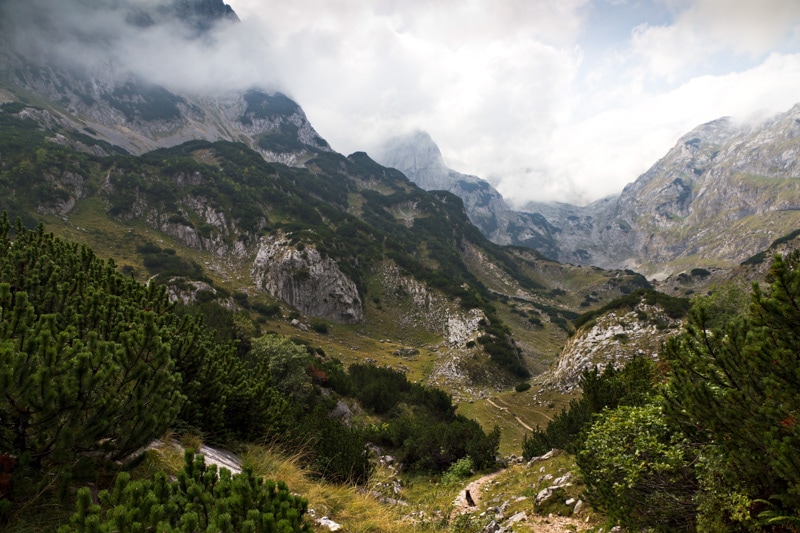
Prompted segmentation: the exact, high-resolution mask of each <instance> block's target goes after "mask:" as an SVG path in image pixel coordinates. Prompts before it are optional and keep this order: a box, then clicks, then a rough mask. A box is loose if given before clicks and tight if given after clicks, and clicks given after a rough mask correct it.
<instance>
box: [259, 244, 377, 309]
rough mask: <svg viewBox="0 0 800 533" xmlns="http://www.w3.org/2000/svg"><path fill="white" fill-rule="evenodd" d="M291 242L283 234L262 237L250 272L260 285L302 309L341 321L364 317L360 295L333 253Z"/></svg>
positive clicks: (262, 288)
mask: <svg viewBox="0 0 800 533" xmlns="http://www.w3.org/2000/svg"><path fill="white" fill-rule="evenodd" d="M300 248H301V249H298V246H295V245H292V244H291V242H290V240H289V238H287V236H285V235H283V234H276V235H270V236H266V237H263V238H262V239H261V242H260V243H259V245H258V252H257V254H256V259H255V261H254V262H253V266H252V269H251V272H250V273H251V276H252V278H253V280H254V282H255V284H256V287H258V288H259V289H261V290H264V291H266V292H268V293H269V294H271V295H272V296H274V297H275V298H278V299H280V300H282V301H284V302H286V303H287V304H289V305H291V306H292V307H294V308H295V309H297V310H298V311H300V312H301V313H303V314H305V315H308V316H313V317H318V318H324V319H326V320H330V321H332V322H338V323H342V324H356V323H359V322H362V321H363V320H364V309H363V306H362V302H361V296H360V295H359V293H358V289H357V287H356V285H355V283H353V281H352V280H351V279H350V278H348V277H347V276H346V275H345V274H344V273H343V272H342V271H341V270H340V269H339V266H338V265H337V264H336V261H334V260H333V259H331V258H330V257H323V256H322V254H320V253H319V251H318V250H317V249H316V248H315V247H314V246H313V245H305V246H303V247H300Z"/></svg>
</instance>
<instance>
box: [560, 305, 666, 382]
mask: <svg viewBox="0 0 800 533" xmlns="http://www.w3.org/2000/svg"><path fill="white" fill-rule="evenodd" d="M681 325H682V321H680V320H676V319H673V318H670V317H669V316H667V314H666V313H664V311H663V310H662V309H661V308H660V307H658V306H656V305H648V304H646V303H645V302H644V301H642V302H640V303H639V304H638V305H637V306H636V307H635V308H634V309H631V310H617V311H613V312H609V313H606V314H603V315H601V316H599V317H598V318H597V320H596V321H595V322H593V323H590V324H588V325H587V326H584V327H583V328H581V329H580V330H579V331H577V332H576V333H575V334H574V335H573V336H572V337H571V338H569V339H568V340H567V342H566V344H565V345H564V348H563V349H562V351H561V355H560V356H559V357H558V360H557V361H556V364H555V367H554V368H553V369H552V370H551V371H550V372H549V373H548V374H547V379H546V380H545V382H546V384H548V385H550V386H554V387H556V388H557V389H558V390H560V391H561V392H571V391H572V390H575V389H576V388H577V387H578V385H579V381H580V377H581V373H582V372H583V371H584V370H586V369H592V368H594V367H597V368H598V369H600V370H602V369H603V368H604V367H605V366H606V365H614V367H616V368H620V367H622V366H624V365H625V363H627V362H628V361H630V360H631V359H632V358H633V357H634V356H638V357H650V358H652V359H656V358H657V357H658V352H659V350H660V348H661V344H662V343H663V342H664V341H665V340H666V339H667V338H668V337H670V336H672V335H674V334H675V333H676V332H677V331H678V329H679V328H680V327H681Z"/></svg>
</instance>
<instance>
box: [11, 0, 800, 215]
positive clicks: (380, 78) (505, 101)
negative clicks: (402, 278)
mask: <svg viewBox="0 0 800 533" xmlns="http://www.w3.org/2000/svg"><path fill="white" fill-rule="evenodd" d="M182 1H183V0H0V31H1V33H0V38H3V39H9V40H12V41H13V42H14V43H15V45H16V47H17V49H18V50H19V51H20V52H21V53H24V54H25V55H26V56H27V57H29V58H31V59H34V60H37V61H48V62H55V63H58V64H60V65H63V66H66V67H68V68H73V69H86V70H88V71H89V72H91V73H93V75H95V76H97V77H98V78H100V79H103V80H109V81H111V82H113V81H114V79H124V77H125V76H128V75H129V74H133V75H135V76H138V77H140V78H141V79H143V80H146V81H148V82H151V83H155V84H158V85H162V86H164V87H166V88H167V89H169V90H171V91H173V92H176V93H179V94H186V95H192V94H195V95H203V94H208V93H224V92H227V91H241V90H246V89H249V88H253V87H256V88H261V89H264V90H267V91H280V92H282V93H284V94H286V95H287V96H289V97H290V98H292V99H294V100H295V101H296V102H297V103H298V104H299V105H300V106H302V108H303V110H304V111H305V113H306V115H307V116H308V118H309V121H310V122H311V124H312V125H313V126H314V128H315V129H316V130H317V131H318V132H319V133H320V135H321V136H322V137H323V138H325V139H326V140H327V141H328V142H329V143H330V145H331V147H332V148H333V149H334V150H336V151H338V152H342V153H344V154H349V153H352V152H355V151H366V152H368V153H369V152H371V151H374V150H375V149H377V147H379V146H380V145H381V144H382V143H383V142H384V141H385V140H386V139H388V138H391V137H395V136H397V135H401V134H403V133H406V132H412V131H415V130H423V131H426V132H428V133H429V134H430V135H431V137H432V138H433V140H434V141H435V142H436V143H437V144H438V145H439V147H440V149H441V151H442V154H443V157H444V159H445V162H446V163H447V164H448V166H450V167H451V168H453V169H455V170H457V171H459V172H462V173H465V174H471V175H476V176H480V177H482V178H485V179H487V180H488V181H490V182H491V183H492V184H493V185H494V186H495V187H496V188H497V189H498V190H499V191H500V192H501V194H503V196H504V197H505V198H506V200H507V201H508V202H509V203H510V204H511V205H513V206H516V207H519V206H521V205H524V204H525V203H527V202H529V201H563V202H569V203H573V204H579V205H583V204H586V203H588V202H591V201H593V200H596V199H599V198H602V197H605V196H608V195H613V194H618V193H619V192H620V191H621V190H622V188H623V187H624V186H625V185H626V184H627V183H630V182H632V181H634V180H635V179H636V178H637V176H639V175H640V174H641V173H643V172H645V171H646V170H647V169H648V168H649V167H650V166H651V165H652V164H654V163H655V162H656V161H657V160H658V159H659V158H660V157H662V156H663V155H664V154H666V152H667V151H668V150H669V149H670V148H671V147H672V146H673V145H674V144H675V142H677V140H678V138H679V137H681V136H682V135H684V134H685V133H687V132H688V131H689V130H691V129H692V128H694V127H696V126H697V125H699V124H702V123H705V122H708V121H710V120H714V119H716V118H719V117H722V116H733V117H748V116H752V115H753V114H754V113H757V112H764V113H776V112H781V111H786V110H787V109H789V108H790V107H791V106H792V105H793V104H795V103H797V102H798V101H800V2H797V1H796V0H763V1H762V2H758V3H755V2H752V1H751V0H725V1H721V0H685V1H681V2H672V1H669V2H667V1H660V0H654V1H652V2H625V1H620V0H563V1H559V2H550V1H534V2H531V1H529V0H509V1H508V2H503V3H502V5H500V4H497V3H496V2H491V1H489V0H477V1H475V2H461V1H458V0H442V1H441V2H418V1H410V2H393V1H377V2H364V1H363V0H337V1H336V2H330V1H328V0H293V1H292V2H285V1H282V0H281V1H278V0H228V3H229V4H230V6H231V7H232V8H233V10H234V11H235V12H236V14H237V15H238V18H239V22H236V21H234V20H232V19H231V18H225V17H223V18H221V19H220V20H219V21H218V22H217V23H216V24H214V25H213V27H211V28H205V29H198V28H197V27H196V24H193V21H192V20H191V17H189V18H187V17H181V16H179V15H178V14H177V12H176V11H175V10H174V9H167V8H164V6H165V5H171V6H174V5H176V4H178V3H180V2H182ZM206 1H207V2H212V1H215V0H206ZM218 3H219V4H220V5H222V3H221V2H218Z"/></svg>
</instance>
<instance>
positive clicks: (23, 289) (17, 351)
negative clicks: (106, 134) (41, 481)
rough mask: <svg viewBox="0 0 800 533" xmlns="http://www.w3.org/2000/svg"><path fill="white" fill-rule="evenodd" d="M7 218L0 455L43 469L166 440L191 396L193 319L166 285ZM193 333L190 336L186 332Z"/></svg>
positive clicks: (0, 315) (0, 256)
mask: <svg viewBox="0 0 800 533" xmlns="http://www.w3.org/2000/svg"><path fill="white" fill-rule="evenodd" d="M10 232H11V227H10V224H9V222H8V218H7V216H4V217H3V219H2V221H0V452H3V453H10V454H13V455H15V456H16V457H18V458H19V460H20V462H21V463H22V464H23V465H27V466H29V467H31V468H34V469H43V470H45V469H48V468H55V467H63V466H65V465H70V464H72V463H74V462H75V461H76V460H78V459H80V458H81V457H87V456H92V457H103V458H107V459H118V458H121V457H124V456H126V455H128V454H130V453H131V452H133V451H135V450H136V449H138V448H140V447H141V446H143V445H145V444H147V443H149V442H150V441H151V440H152V439H154V438H155V437H157V436H160V435H161V434H162V433H163V432H164V430H165V429H166V428H167V427H169V425H170V424H171V423H172V422H173V420H174V419H175V417H176V416H177V414H178V412H179V410H180V408H181V405H182V404H183V401H184V396H183V395H182V394H181V389H180V386H181V376H180V374H179V373H178V372H176V370H175V364H174V359H173V352H177V351H179V350H180V349H185V348H186V347H185V346H184V345H183V344H184V338H185V337H186V335H185V334H188V333H189V332H187V331H186V330H187V327H188V326H189V325H190V324H189V323H188V322H186V321H181V320H179V319H178V318H177V317H176V316H175V315H174V314H173V313H171V312H170V303H169V301H168V299H167V297H166V295H165V292H164V290H163V288H161V287H157V286H154V285H153V286H145V285H141V284H139V283H136V282H135V281H134V280H132V279H130V278H126V277H125V276H123V275H122V274H120V273H118V272H117V271H116V268H115V265H114V263H113V262H111V261H109V262H104V261H102V260H100V259H98V258H97V257H96V256H95V255H94V253H93V252H92V251H91V250H90V249H88V248H87V247H85V246H79V245H77V244H71V243H68V242H65V241H63V240H60V239H58V238H55V237H54V236H53V235H51V234H46V233H45V232H44V231H43V230H42V228H41V227H39V229H37V230H35V231H27V230H25V229H24V228H23V227H22V226H21V224H20V223H18V224H17V227H16V231H15V233H16V236H15V238H14V239H13V240H12V239H11V236H10ZM189 336H191V335H189Z"/></svg>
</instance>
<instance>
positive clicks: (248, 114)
mask: <svg viewBox="0 0 800 533" xmlns="http://www.w3.org/2000/svg"><path fill="white" fill-rule="evenodd" d="M40 4H41V5H40ZM85 4H86V3H85V2H81V1H79V0H63V3H59V5H58V6H56V7H54V5H53V3H52V2H51V3H50V4H47V3H46V2H45V0H31V2H30V3H29V4H26V3H22V2H20V1H19V0H15V1H10V2H6V3H3V4H0V72H2V73H3V76H4V77H7V78H8V80H7V81H9V82H10V83H11V85H13V86H14V87H15V92H16V93H17V95H18V96H17V97H16V98H12V101H13V100H15V99H22V100H23V101H24V100H27V99H35V100H37V101H40V100H41V99H42V98H44V99H45V100H48V101H50V102H57V103H58V104H57V105H54V106H51V107H50V109H49V112H50V113H51V114H53V115H54V116H56V117H57V119H58V120H59V121H64V122H66V123H68V125H69V126H70V127H71V128H72V129H75V130H78V131H82V132H84V133H85V134H88V135H89V136H91V137H93V138H95V139H100V140H103V141H107V142H109V143H110V144H112V145H115V146H119V147H121V148H124V149H125V150H127V151H128V152H131V153H134V154H142V153H145V152H149V151H151V150H155V149H157V148H165V147H171V146H175V145H178V144H181V143H184V142H187V141H191V140H196V139H203V140H209V141H218V140H228V141H234V142H245V143H247V144H248V145H249V146H250V148H252V149H254V150H257V151H259V152H260V153H261V154H262V155H263V156H264V157H265V159H267V160H269V161H278V162H281V163H284V164H288V165H295V166H299V165H302V164H303V162H304V161H306V160H307V159H308V158H309V157H310V156H311V155H312V154H314V153H318V152H320V151H331V149H330V147H329V146H328V143H327V142H326V141H325V140H324V139H322V138H321V137H320V136H319V135H318V134H317V132H316V131H315V130H314V128H313V127H312V126H311V125H310V123H309V122H308V120H307V118H306V116H305V113H304V112H303V110H302V109H301V108H300V107H299V106H298V105H297V104H295V103H294V102H292V101H291V100H290V99H289V98H287V97H286V96H284V95H282V94H280V93H277V92H272V91H263V90H259V89H249V90H230V91H217V92H214V91H208V90H203V91H201V94H195V93H193V92H191V91H190V90H188V89H176V88H172V87H165V86H162V85H159V84H156V83H153V82H152V81H149V80H148V79H145V78H144V77H143V75H142V74H139V73H137V72H138V71H137V70H136V69H135V68H134V64H135V61H134V60H131V62H132V64H126V61H125V60H124V58H121V57H120V55H124V54H122V52H124V51H125V50H128V49H130V48H136V46H137V41H135V40H131V35H133V34H135V33H136V32H141V31H142V30H147V31H155V30H153V29H152V28H151V27H159V28H158V31H159V32H166V33H170V34H171V35H172V36H173V37H174V39H175V40H176V42H182V43H184V44H186V43H188V44H186V46H193V47H196V48H197V49H198V50H197V51H198V52H201V53H202V52H203V48H202V47H203V46H206V45H208V44H209V41H213V30H214V29H215V28H217V27H218V26H220V25H223V24H231V23H235V22H236V21H238V17H237V16H236V14H235V13H234V12H233V10H232V9H231V7H230V6H228V5H226V4H224V3H223V2H222V0H171V1H169V0H164V1H163V2H160V3H150V5H145V6H143V5H142V2H134V1H131V0H127V1H126V0H121V1H120V2H114V3H106V4H105V5H102V6H100V5H98V6H94V7H97V9H96V10H92V9H91V7H87V6H86V5H85ZM61 10H64V12H69V13H70V16H69V17H63V16H60V13H61ZM87 10H88V11H87ZM82 14H85V15H86V18H89V19H90V23H87V24H86V27H87V28H89V29H86V28H84V27H78V28H75V27H70V26H69V24H70V23H71V24H76V23H75V22H74V20H76V19H79V18H81V16H82ZM104 22H107V24H108V26H109V28H108V29H104V28H103V27H95V26H103V24H102V23H104ZM92 24H94V25H92ZM61 26H64V27H61ZM73 32H74V33H75V34H77V35H80V36H81V37H80V39H78V38H74V36H72V33H73ZM109 34H113V35H109ZM53 35H57V36H58V37H53ZM58 38H61V39H64V40H65V41H64V42H63V43H62V42H60V41H58V40H57V39H58ZM181 39H183V41H181ZM32 43H33V44H32ZM34 44H35V46H34ZM64 50H72V51H73V53H72V54H71V55H70V56H69V57H64V54H65V53H66V52H64ZM176 81H177V80H176ZM26 93H27V94H26Z"/></svg>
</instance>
